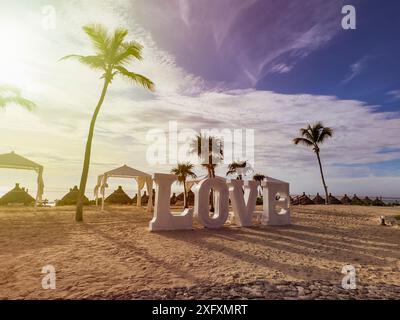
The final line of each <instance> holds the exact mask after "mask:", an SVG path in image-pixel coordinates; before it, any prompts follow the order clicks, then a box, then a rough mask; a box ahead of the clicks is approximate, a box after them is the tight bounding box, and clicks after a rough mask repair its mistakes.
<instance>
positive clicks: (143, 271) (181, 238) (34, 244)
mask: <svg viewBox="0 0 400 320" xmlns="http://www.w3.org/2000/svg"><path fill="white" fill-rule="evenodd" d="M292 210H293V213H292V222H293V225H292V226H289V227H261V226H255V227H252V228H237V227H234V226H227V227H225V228H222V229H219V230H209V229H202V228H200V227H199V226H197V225H196V228H195V230H193V231H173V232H160V233H150V232H149V231H148V230H147V227H148V223H149V221H150V219H151V214H149V213H147V212H145V211H144V210H142V209H138V208H136V207H127V206H113V207H107V208H106V211H104V212H100V211H99V210H98V209H97V208H95V207H92V208H87V209H86V210H85V216H84V218H85V222H84V223H76V222H74V208H73V207H64V208H38V209H34V208H1V209H0V298H1V299H6V298H9V299H10V298H13V299H15V298H32V299H36V298H39V299H44V298H52V299H53V298H73V299H77V298H85V297H90V296H93V295H96V294H98V293H107V294H110V295H112V294H113V293H116V292H129V291H138V290H146V289H157V288H167V287H175V286H190V285H194V284H215V283H218V284H224V283H243V282H249V281H254V280H260V279H261V280H268V281H272V282H278V281H282V280H316V279H318V280H329V281H333V282H337V283H341V279H342V277H343V275H342V274H341V269H342V267H343V265H345V264H351V265H353V266H355V267H356V270H357V280H358V281H359V282H360V283H363V284H364V285H368V284H378V283H384V284H391V285H400V229H399V228H398V227H383V226H380V225H379V216H380V215H398V214H400V213H399V212H400V208H380V207H358V206H298V207H293V209H292ZM49 264H50V265H53V266H54V267H55V269H56V289H55V290H44V289H43V288H42V286H41V280H42V277H43V275H42V274H41V270H42V267H43V266H45V265H49Z"/></svg>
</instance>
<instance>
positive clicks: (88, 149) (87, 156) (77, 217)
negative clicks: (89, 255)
mask: <svg viewBox="0 0 400 320" xmlns="http://www.w3.org/2000/svg"><path fill="white" fill-rule="evenodd" d="M108 85H109V81H108V80H107V79H105V80H104V85H103V90H102V92H101V96H100V99H99V102H98V103H97V106H96V109H95V110H94V113H93V116H92V121H91V122H90V128H89V134H88V137H87V141H86V149H85V159H84V161H83V168H82V176H81V182H80V184H79V194H78V199H77V202H76V212H75V220H76V221H77V222H79V221H82V220H83V198H84V196H85V189H86V183H87V178H88V174H89V165H90V154H91V151H92V140H93V133H94V126H95V124H96V119H97V115H98V114H99V111H100V108H101V106H102V104H103V102H104V98H105V96H106V93H107V88H108Z"/></svg>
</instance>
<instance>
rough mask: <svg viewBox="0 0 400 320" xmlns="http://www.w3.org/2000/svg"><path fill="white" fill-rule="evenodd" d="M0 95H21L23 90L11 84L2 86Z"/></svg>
mask: <svg viewBox="0 0 400 320" xmlns="http://www.w3.org/2000/svg"><path fill="white" fill-rule="evenodd" d="M0 93H13V94H16V95H21V90H20V89H19V88H18V87H16V86H13V85H11V84H3V85H0Z"/></svg>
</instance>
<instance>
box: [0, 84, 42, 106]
mask: <svg viewBox="0 0 400 320" xmlns="http://www.w3.org/2000/svg"><path fill="white" fill-rule="evenodd" d="M10 104H15V105H19V106H21V107H23V108H25V109H26V110H28V111H32V110H33V109H34V108H35V107H36V105H35V103H34V102H32V101H30V100H28V99H26V98H24V97H23V96H22V94H21V90H20V89H18V88H17V87H15V86H12V85H0V109H1V108H5V107H6V106H8V105H10Z"/></svg>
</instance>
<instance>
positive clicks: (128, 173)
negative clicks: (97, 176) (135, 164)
mask: <svg viewBox="0 0 400 320" xmlns="http://www.w3.org/2000/svg"><path fill="white" fill-rule="evenodd" d="M104 175H107V176H109V177H151V175H150V174H148V173H146V172H143V171H140V170H137V169H134V168H131V167H129V166H127V165H126V164H125V165H123V166H122V167H119V168H116V169H113V170H110V171H107V172H105V173H104Z"/></svg>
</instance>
